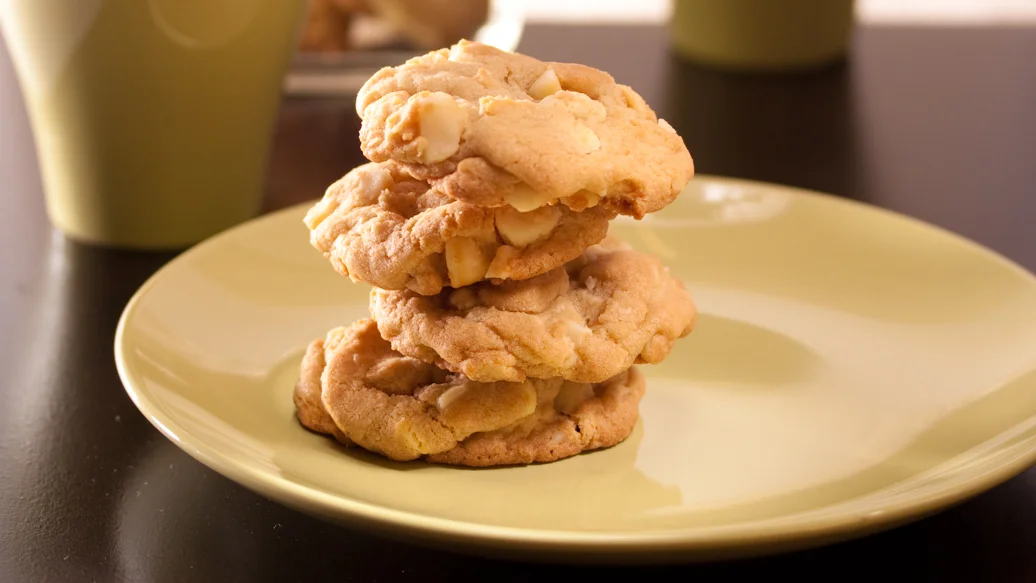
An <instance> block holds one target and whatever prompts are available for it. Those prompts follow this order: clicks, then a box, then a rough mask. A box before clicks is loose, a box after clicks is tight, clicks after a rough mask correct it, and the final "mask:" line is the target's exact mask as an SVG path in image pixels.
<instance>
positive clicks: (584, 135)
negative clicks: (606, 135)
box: [576, 123, 601, 154]
mask: <svg viewBox="0 0 1036 583" xmlns="http://www.w3.org/2000/svg"><path fill="white" fill-rule="evenodd" d="M576 139H578V140H579V144H580V145H581V146H582V148H581V149H580V153H581V154H589V153H590V152H596V151H597V150H600V149H601V139H600V138H598V137H597V134H595V133H594V131H593V130H592V129H590V128H588V127H586V125H584V124H581V123H576Z"/></svg>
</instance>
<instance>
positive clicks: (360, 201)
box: [304, 162, 615, 295]
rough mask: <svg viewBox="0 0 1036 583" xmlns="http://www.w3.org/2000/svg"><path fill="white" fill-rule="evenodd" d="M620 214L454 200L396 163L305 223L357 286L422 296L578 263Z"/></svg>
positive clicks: (332, 193)
mask: <svg viewBox="0 0 1036 583" xmlns="http://www.w3.org/2000/svg"><path fill="white" fill-rule="evenodd" d="M614 217H615V213H613V212H611V211H609V210H607V209H605V208H603V207H598V208H592V209H587V210H585V211H583V212H575V211H573V210H571V209H569V208H566V207H563V206H547V207H542V208H539V209H536V210H534V211H530V212H527V213H520V212H518V211H516V210H514V209H513V208H510V207H500V208H495V209H494V208H487V207H480V206H475V205H471V204H468V203H465V202H461V201H457V200H454V199H452V198H450V197H448V196H446V195H445V194H443V193H441V192H440V191H438V190H437V189H436V188H433V187H430V186H429V184H428V182H426V181H423V180H417V179H414V178H412V177H410V176H409V175H408V174H407V173H406V172H404V171H403V170H402V169H401V168H400V167H399V166H398V165H397V164H395V163H392V162H385V163H380V164H379V163H370V164H364V165H362V166H359V167H357V168H356V169H354V170H352V171H351V172H349V173H348V174H346V175H345V177H343V178H342V179H340V180H338V181H337V182H335V183H334V184H333V185H331V187H330V188H328V189H327V192H326V193H325V194H324V197H323V199H322V200H320V201H319V202H318V203H317V204H316V205H314V206H313V207H312V208H311V209H310V210H309V212H308V213H307V214H306V217H305V219H304V221H305V223H306V225H307V226H308V227H309V229H310V242H311V243H312V245H313V246H314V247H316V248H317V249H319V250H320V251H321V252H323V253H324V255H325V256H326V257H328V258H329V259H330V261H331V264H332V265H333V266H334V268H335V270H336V271H338V272H339V273H341V274H342V275H345V276H347V277H350V278H351V279H353V280H354V281H362V282H366V283H369V284H371V285H373V286H376V287H380V288H384V289H390V290H402V289H410V290H412V291H414V292H415V293H418V294H425V295H428V294H436V293H439V292H440V291H441V290H442V289H443V286H446V285H449V286H451V287H461V286H465V285H468V284H471V283H474V282H477V281H480V280H483V279H528V278H531V277H534V276H536V275H539V274H541V273H546V272H548V271H550V270H551V269H554V268H556V267H558V266H560V265H562V264H564V263H565V262H567V261H570V260H572V259H574V258H576V257H578V256H579V255H580V254H581V253H582V252H583V251H584V250H585V249H586V248H587V247H588V246H590V245H592V244H594V243H597V242H599V241H600V240H601V239H603V238H604V236H605V235H606V234H607V232H608V221H609V220H610V219H612V218H614Z"/></svg>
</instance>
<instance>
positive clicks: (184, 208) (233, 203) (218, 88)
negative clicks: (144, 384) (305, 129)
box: [0, 0, 306, 249]
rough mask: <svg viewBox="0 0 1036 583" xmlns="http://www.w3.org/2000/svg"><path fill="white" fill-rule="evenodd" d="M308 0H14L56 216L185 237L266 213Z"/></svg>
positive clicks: (166, 239)
mask: <svg viewBox="0 0 1036 583" xmlns="http://www.w3.org/2000/svg"><path fill="white" fill-rule="evenodd" d="M305 4H306V1H305V0H9V1H7V2H0V27H2V31H3V36H4V39H5V40H6V42H7V46H8V48H9V52H10V54H11V57H12V61H13V63H14V65H15V69H16V71H17V75H18V79H19V83H20V85H21V89H22V94H23V96H24V98H25V103H26V107H27V109H28V112H29V119H30V122H31V125H32V128H33V136H34V138H35V141H36V151H37V155H38V156H37V157H38V159H39V164H40V169H41V173H42V181H43V186H44V191H45V197H46V208H47V214H48V215H49V217H50V219H51V222H52V223H53V224H54V225H55V226H56V227H58V228H59V229H60V230H61V231H63V232H64V233H65V234H66V235H68V236H69V237H71V238H73V239H77V240H80V241H84V242H89V243H95V244H101V245H106V246H118V247H129V248H138V249H139V248H178V247H184V246H187V245H190V244H192V243H195V242H197V241H199V240H201V239H204V238H206V237H208V236H209V235H212V234H214V233H216V232H218V231H221V230H223V229H226V228H227V227H230V226H231V225H234V224H237V223H239V222H241V221H244V220H246V219H248V218H250V217H252V216H255V215H256V214H257V213H258V212H259V210H260V206H261V202H262V188H263V183H264V179H265V168H266V165H267V161H268V160H267V159H268V156H269V146H270V142H271V140H272V133H273V129H274V122H275V118H276V115H277V109H278V105H279V103H280V97H281V85H282V79H283V76H284V73H285V72H286V70H287V66H288V64H289V63H290V60H291V56H292V54H293V50H294V47H295V42H296V40H297V38H298V34H299V30H300V24H301V17H302V15H303V11H304V8H305Z"/></svg>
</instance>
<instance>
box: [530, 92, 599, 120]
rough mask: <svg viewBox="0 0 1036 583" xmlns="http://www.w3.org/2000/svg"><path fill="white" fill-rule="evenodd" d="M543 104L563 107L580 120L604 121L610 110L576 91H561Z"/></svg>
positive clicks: (546, 99) (547, 98) (549, 97)
mask: <svg viewBox="0 0 1036 583" xmlns="http://www.w3.org/2000/svg"><path fill="white" fill-rule="evenodd" d="M541 103H542V104H546V105H551V106H554V107H563V108H565V109H566V110H568V112H569V113H571V114H572V115H573V116H574V117H575V118H576V119H579V120H587V121H603V120H604V119H605V118H606V117H608V110H607V109H606V108H605V107H604V104H603V103H601V102H600V101H595V100H594V99H593V98H592V97H590V96H589V95H585V94H583V93H577V92H575V91H560V92H558V93H555V94H553V95H550V96H548V97H545V98H544V99H543V101H541Z"/></svg>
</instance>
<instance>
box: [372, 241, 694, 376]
mask: <svg viewBox="0 0 1036 583" xmlns="http://www.w3.org/2000/svg"><path fill="white" fill-rule="evenodd" d="M370 310H371V315H372V316H373V317H374V319H375V320H376V321H377V323H378V330H379V331H380V332H381V336H382V337H383V338H385V340H388V341H389V342H391V343H392V348H394V349H395V350H397V351H399V352H400V353H402V354H405V355H407V356H410V357H413V358H417V359H420V360H423V361H425V362H429V363H432V364H434V365H436V366H438V367H440V368H444V369H446V370H450V371H453V372H458V373H461V374H463V375H465V376H467V377H468V378H470V379H471V380H474V381H479V382H494V381H512V382H520V381H523V380H525V379H526V378H528V377H531V378H541V379H545V378H556V377H558V378H563V379H565V380H568V381H575V382H583V383H597V382H601V381H604V380H605V379H608V378H611V377H613V376H615V375H617V374H619V373H620V372H622V371H624V370H626V369H628V368H629V367H630V366H631V365H633V364H634V363H649V364H650V363H657V362H661V361H662V359H664V358H665V357H666V355H667V354H668V353H669V350H670V349H671V348H672V346H673V344H674V343H675V342H676V340H677V339H679V338H682V337H683V336H686V335H687V334H689V333H690V332H691V329H692V327H693V325H694V321H695V316H696V309H695V305H694V302H693V301H692V300H691V296H690V294H689V293H688V292H687V290H686V289H685V288H684V286H683V284H682V283H681V282H680V280H678V279H676V278H674V277H673V276H672V275H670V273H669V270H668V269H666V267H665V266H663V265H662V263H661V262H660V261H659V260H658V259H656V258H654V257H651V256H649V255H644V254H642V253H638V252H636V251H633V250H630V249H629V248H628V247H627V246H626V245H625V244H623V243H621V242H619V241H616V240H614V239H610V238H606V239H605V240H604V241H603V242H602V243H600V244H598V245H594V246H591V247H589V248H588V249H587V250H586V252H585V253H584V254H583V255H582V256H580V257H579V258H577V259H575V260H573V261H570V262H569V263H567V264H566V265H565V266H564V267H563V268H558V269H555V270H553V271H550V272H548V273H545V274H543V275H540V276H537V277H534V278H532V279H526V280H522V281H511V280H509V281H505V282H504V283H502V284H500V285H494V284H492V283H489V282H479V283H476V284H473V285H471V286H468V287H465V288H461V289H456V290H444V291H443V292H442V293H440V294H438V295H434V296H421V295H418V294H415V293H413V292H411V291H410V290H402V291H392V290H383V289H374V290H372V291H371V302H370Z"/></svg>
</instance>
